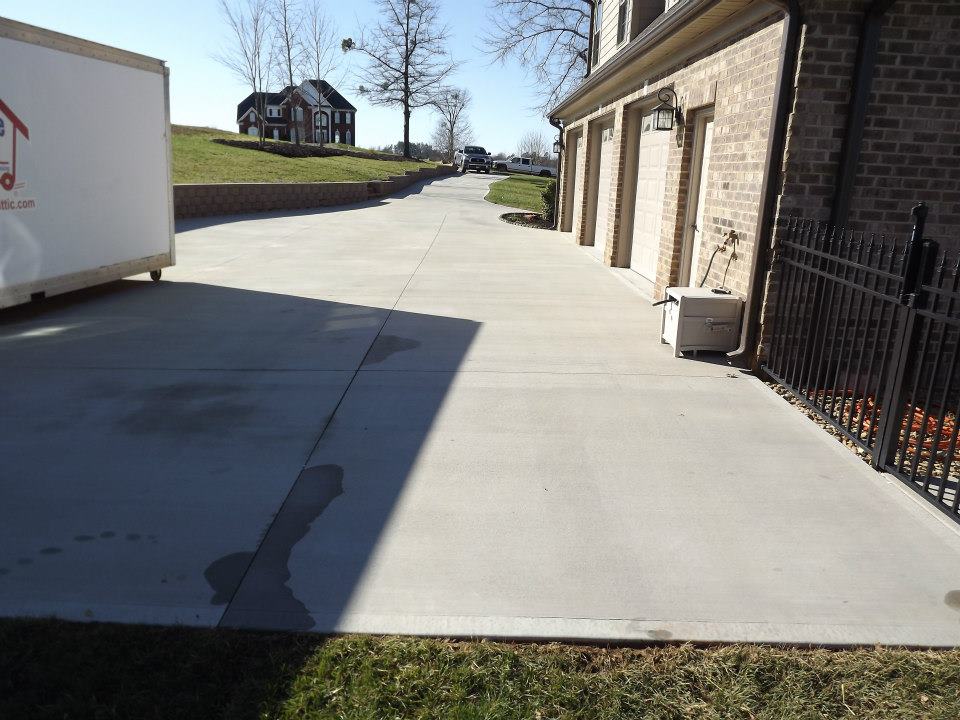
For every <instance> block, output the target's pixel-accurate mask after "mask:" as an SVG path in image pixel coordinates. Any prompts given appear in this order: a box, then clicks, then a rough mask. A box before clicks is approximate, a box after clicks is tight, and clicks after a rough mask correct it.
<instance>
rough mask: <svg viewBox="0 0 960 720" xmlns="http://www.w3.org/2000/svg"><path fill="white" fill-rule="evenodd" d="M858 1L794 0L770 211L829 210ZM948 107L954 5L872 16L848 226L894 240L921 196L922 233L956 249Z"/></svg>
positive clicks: (900, 8)
mask: <svg viewBox="0 0 960 720" xmlns="http://www.w3.org/2000/svg"><path fill="white" fill-rule="evenodd" d="M866 6H867V3H866V2H864V1H863V0H805V2H804V3H803V9H804V15H803V17H804V27H803V33H802V37H801V48H800V56H799V62H798V71H797V79H796V85H795V97H794V104H793V109H792V113H791V116H790V121H789V125H788V134H787V147H786V153H785V158H784V165H783V170H784V173H783V185H782V195H781V197H780V200H779V208H778V213H779V214H780V215H781V216H786V215H798V216H802V217H806V218H811V219H814V220H827V219H828V218H829V217H830V211H831V207H832V204H833V198H834V194H835V192H836V180H837V177H838V173H839V163H840V159H841V151H842V149H843V142H844V137H845V134H846V126H847V114H848V112H849V106H850V99H851V93H852V88H853V74H854V71H855V63H856V55H857V47H858V43H859V35H860V31H861V28H862V24H863V20H864V13H865V10H866ZM958 108H960V3H955V2H909V1H908V0H898V2H895V3H894V4H893V5H892V7H891V8H890V9H889V10H888V11H887V13H886V15H885V16H884V19H883V24H882V29H881V35H880V45H879V48H878V54H877V63H876V67H875V72H874V78H873V82H872V84H871V97H870V102H869V105H868V107H867V116H866V121H865V127H864V133H863V141H862V144H861V152H860V157H859V164H858V167H857V175H856V180H855V183H854V187H853V192H852V195H851V199H850V212H849V215H848V218H847V225H848V227H850V228H852V229H855V230H863V231H867V232H876V233H886V234H892V235H894V236H896V237H898V238H899V239H902V240H905V239H906V238H907V236H908V234H909V232H910V227H911V219H910V209H911V208H912V207H913V205H915V204H916V203H917V202H918V201H920V200H923V201H925V202H926V203H927V204H928V205H929V206H930V216H929V219H928V225H927V234H928V235H929V236H931V237H935V238H937V239H939V240H941V242H942V243H943V244H944V245H945V246H946V247H947V248H950V249H953V248H958V247H960V232H958V230H960V227H958V226H960V118H958ZM777 237H779V232H778V233H777V235H775V238H777ZM774 246H775V247H774V258H775V257H776V241H775V242H774ZM777 280H778V278H777V276H776V268H775V267H774V268H773V269H771V270H769V271H768V274H767V278H766V294H765V297H764V301H763V305H762V313H761V323H762V332H761V339H762V345H761V348H760V354H761V355H763V353H764V347H763V346H764V345H765V344H766V343H767V341H768V340H769V332H770V322H768V319H769V318H770V317H771V314H772V312H773V309H774V307H775V304H776V300H777V290H778V288H777Z"/></svg>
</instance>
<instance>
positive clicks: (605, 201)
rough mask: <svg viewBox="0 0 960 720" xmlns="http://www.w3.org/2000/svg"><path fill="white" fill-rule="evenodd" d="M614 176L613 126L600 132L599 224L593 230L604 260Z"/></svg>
mask: <svg viewBox="0 0 960 720" xmlns="http://www.w3.org/2000/svg"><path fill="white" fill-rule="evenodd" d="M612 178H613V128H612V127H609V128H605V129H604V130H603V132H602V133H601V134H600V181H599V183H598V184H597V224H596V226H595V229H594V232H593V253H594V255H596V256H597V257H598V258H600V260H603V251H604V250H605V249H606V247H607V210H609V208H610V181H611V179H612Z"/></svg>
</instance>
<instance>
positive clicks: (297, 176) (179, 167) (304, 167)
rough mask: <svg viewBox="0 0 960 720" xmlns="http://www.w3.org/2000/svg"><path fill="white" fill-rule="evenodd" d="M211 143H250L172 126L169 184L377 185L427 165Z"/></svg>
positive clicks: (223, 134)
mask: <svg viewBox="0 0 960 720" xmlns="http://www.w3.org/2000/svg"><path fill="white" fill-rule="evenodd" d="M213 138H231V139H235V140H237V139H249V138H247V137H246V136H244V135H238V134H237V133H228V132H223V131H221V130H211V129H210V128H194V127H186V126H183V125H174V126H173V182H175V183H229V182H334V181H346V180H379V179H383V178H386V177H389V176H390V175H402V174H403V173H404V171H406V170H415V169H417V168H420V167H424V166H426V165H430V164H429V163H420V162H414V161H404V162H399V161H396V160H365V159H362V158H354V157H345V156H337V157H323V158H318V157H311V158H287V157H283V156H282V155H274V154H272V153H265V152H258V151H256V150H247V149H244V148H235V147H228V146H226V145H220V144H218V143H214V142H210V141H211V140H212V139H213Z"/></svg>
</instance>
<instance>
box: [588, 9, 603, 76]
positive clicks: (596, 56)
mask: <svg viewBox="0 0 960 720" xmlns="http://www.w3.org/2000/svg"><path fill="white" fill-rule="evenodd" d="M602 23H603V0H598V2H597V9H596V10H595V11H594V13H593V57H592V58H590V66H591V67H593V66H594V65H596V64H597V62H599V60H600V25H601V24H602Z"/></svg>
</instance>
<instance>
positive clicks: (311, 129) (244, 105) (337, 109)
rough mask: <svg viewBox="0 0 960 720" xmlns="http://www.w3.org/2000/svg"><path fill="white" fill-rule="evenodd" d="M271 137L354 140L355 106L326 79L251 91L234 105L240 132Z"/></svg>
mask: <svg viewBox="0 0 960 720" xmlns="http://www.w3.org/2000/svg"><path fill="white" fill-rule="evenodd" d="M260 113H262V114H263V118H262V121H263V128H264V135H265V136H266V137H267V138H271V139H273V140H289V141H294V140H296V138H297V137H299V138H300V140H301V142H308V143H328V142H333V143H343V144H344V145H356V144H357V126H356V125H357V109H356V108H355V107H354V106H353V105H352V104H351V103H350V102H349V101H348V100H347V99H346V98H345V97H344V96H343V95H341V94H340V92H339V91H338V90H337V89H336V88H335V87H333V86H332V85H330V83H328V82H327V81H326V80H304V81H303V82H302V83H300V85H297V86H296V87H294V86H288V87H286V88H284V89H283V90H282V91H280V92H276V93H271V92H267V93H251V94H250V95H248V96H247V97H246V98H244V99H243V101H242V102H240V104H239V105H237V125H238V126H239V130H240V133H242V134H244V135H251V136H254V137H255V136H256V135H257V134H258V132H259V127H260V122H259V121H258V117H257V116H258V114H260Z"/></svg>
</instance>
